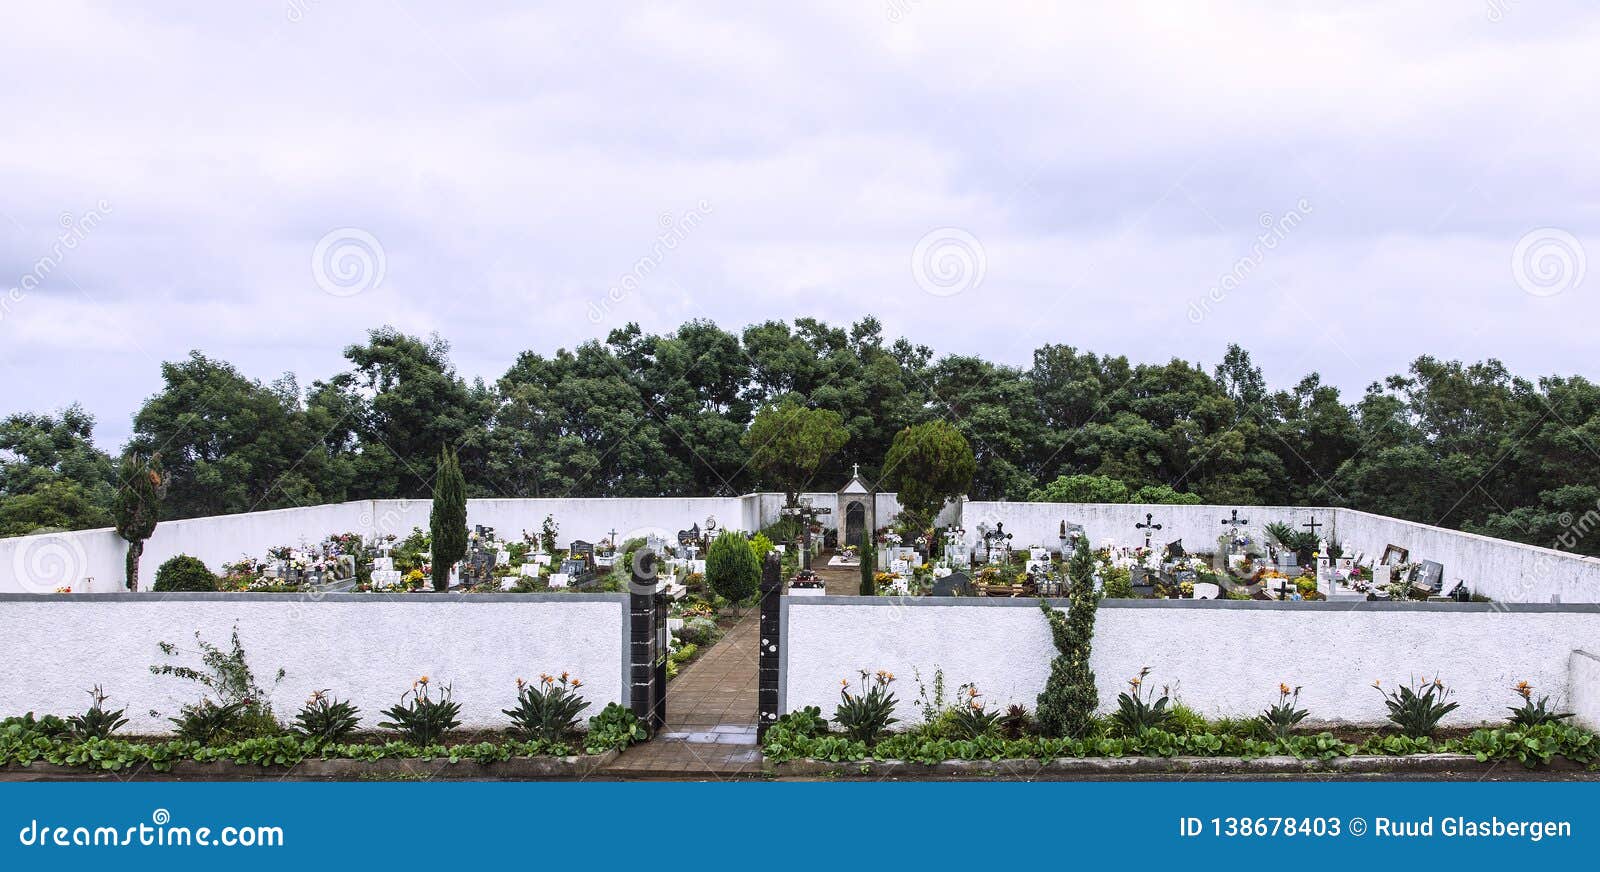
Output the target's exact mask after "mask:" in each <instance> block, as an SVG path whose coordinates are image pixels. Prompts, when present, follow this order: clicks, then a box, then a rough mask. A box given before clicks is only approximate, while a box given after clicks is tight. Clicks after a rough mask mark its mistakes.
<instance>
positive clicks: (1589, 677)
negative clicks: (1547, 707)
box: [1565, 651, 1600, 730]
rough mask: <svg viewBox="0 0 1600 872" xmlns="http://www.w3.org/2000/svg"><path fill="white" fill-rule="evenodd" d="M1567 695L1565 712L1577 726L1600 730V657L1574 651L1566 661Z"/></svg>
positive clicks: (1586, 652)
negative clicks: (1571, 715) (1570, 714)
mask: <svg viewBox="0 0 1600 872" xmlns="http://www.w3.org/2000/svg"><path fill="white" fill-rule="evenodd" d="M1567 675H1568V677H1567V684H1568V687H1569V690H1570V692H1569V694H1568V698H1567V708H1566V709H1565V710H1566V711H1570V712H1572V714H1573V717H1572V720H1573V721H1574V722H1576V723H1577V724H1578V726H1581V727H1585V728H1587V729H1591V730H1600V657H1596V656H1595V655H1593V654H1590V653H1589V652H1588V651H1574V652H1572V656H1571V657H1570V658H1569V659H1568V661H1567Z"/></svg>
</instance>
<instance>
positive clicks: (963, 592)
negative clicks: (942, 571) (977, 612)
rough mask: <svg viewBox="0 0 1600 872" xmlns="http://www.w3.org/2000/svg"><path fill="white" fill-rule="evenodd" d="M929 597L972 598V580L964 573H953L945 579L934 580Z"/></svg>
mask: <svg viewBox="0 0 1600 872" xmlns="http://www.w3.org/2000/svg"><path fill="white" fill-rule="evenodd" d="M928 595H929V596H972V579H970V578H967V575H966V573H964V572H952V573H950V574H949V575H947V576H945V577H944V578H935V579H934V580H933V590H932V591H931V592H929V594H928Z"/></svg>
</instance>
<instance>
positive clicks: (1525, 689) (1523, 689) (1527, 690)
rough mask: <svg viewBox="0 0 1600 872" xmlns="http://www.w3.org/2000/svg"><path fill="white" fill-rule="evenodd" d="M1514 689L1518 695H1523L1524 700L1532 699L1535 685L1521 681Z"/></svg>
mask: <svg viewBox="0 0 1600 872" xmlns="http://www.w3.org/2000/svg"><path fill="white" fill-rule="evenodd" d="M1512 689H1513V690H1515V691H1516V692H1517V693H1520V694H1522V698H1523V699H1532V698H1533V685H1531V684H1529V683H1528V682H1527V681H1519V682H1517V684H1516V687H1514V688H1512Z"/></svg>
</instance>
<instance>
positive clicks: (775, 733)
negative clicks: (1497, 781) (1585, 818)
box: [762, 718, 1600, 768]
mask: <svg viewBox="0 0 1600 872" xmlns="http://www.w3.org/2000/svg"><path fill="white" fill-rule="evenodd" d="M787 720H788V719H787V718H785V719H783V720H780V721H779V722H778V723H776V724H774V725H773V726H772V729H771V730H769V731H768V732H767V737H766V743H765V746H764V747H763V749H762V752H763V754H764V755H765V757H766V759H767V762H769V763H781V762H784V761H786V760H797V759H811V760H824V761H827V762H830V763H846V762H855V761H861V760H906V761H910V762H915V763H940V762H943V761H945V760H1006V759H1033V760H1052V759H1056V758H1060V757H1133V756H1144V757H1180V756H1182V757H1240V758H1243V759H1245V760H1253V759H1256V758H1259V757H1269V756H1289V757H1298V758H1301V759H1319V760H1329V759H1332V758H1334V757H1349V756H1353V755H1357V754H1363V755H1384V756H1400V755H1406V754H1439V753H1450V754H1470V755H1472V756H1474V757H1476V758H1477V759H1478V760H1479V761H1480V762H1488V761H1491V760H1494V761H1501V760H1515V761H1517V762H1519V763H1522V764H1523V765H1524V766H1527V767H1529V768H1533V767H1535V766H1540V765H1543V764H1547V763H1549V762H1550V761H1551V760H1552V759H1554V758H1556V757H1565V758H1566V759H1568V760H1570V761H1572V762H1574V763H1577V764H1580V765H1584V766H1589V767H1591V768H1595V767H1597V766H1600V738H1597V737H1596V736H1595V734H1594V733H1591V732H1588V731H1586V730H1581V729H1579V728H1577V727H1572V726H1568V725H1565V724H1542V725H1539V726H1533V727H1516V726H1507V727H1495V728H1492V729H1487V728H1486V729H1481V730H1475V731H1473V732H1472V733H1470V734H1468V735H1466V736H1463V737H1460V738H1455V739H1447V740H1436V739H1426V738H1413V737H1410V736H1400V735H1384V736H1377V735H1375V736H1373V737H1371V738H1369V739H1367V740H1366V741H1363V742H1361V743H1359V744H1357V743H1353V742H1346V741H1344V740H1342V739H1340V738H1338V737H1337V736H1335V735H1334V734H1332V733H1315V734H1300V735H1290V736H1286V737H1284V738H1281V739H1279V738H1273V739H1258V738H1249V737H1243V736H1239V735H1237V734H1233V733H1215V732H1200V733H1190V734H1176V733H1170V732H1167V731H1166V730H1162V729H1152V730H1148V731H1146V732H1145V733H1144V734H1143V735H1140V736H1120V737H1112V736H1101V737H1094V738H1084V739H1053V738H1046V737H1039V736H1026V737H1023V738H1020V739H1004V738H1001V737H999V736H994V735H989V736H979V737H977V738H973V739H945V738H933V737H929V736H925V735H922V734H920V733H917V732H905V733H895V734H893V735H890V736H886V737H884V738H883V739H882V740H880V741H879V742H878V743H877V744H876V745H873V746H870V747H869V746H868V745H867V744H866V743H865V742H861V741H857V740H854V739H851V738H849V737H848V736H845V735H842V734H838V733H831V734H819V733H817V732H816V730H814V729H809V728H805V727H801V726H799V725H796V724H792V723H788V722H787Z"/></svg>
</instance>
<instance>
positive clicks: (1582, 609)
mask: <svg viewBox="0 0 1600 872" xmlns="http://www.w3.org/2000/svg"><path fill="white" fill-rule="evenodd" d="M109 595H110V596H115V594H109ZM46 596H48V594H46ZM783 602H784V605H785V606H790V607H800V606H910V607H914V608H929V607H935V608H936V607H941V606H943V607H948V606H972V607H977V608H1030V609H1036V608H1038V607H1039V599H1038V598H1037V597H975V596H904V597H899V596H787V595H786V596H784V598H783ZM1049 603H1050V604H1051V605H1053V606H1061V607H1065V606H1066V604H1067V600H1066V599H1065V598H1052V599H1050V600H1049ZM1100 607H1101V608H1103V609H1104V608H1111V609H1232V610H1240V611H1250V610H1262V611H1309V612H1350V611H1357V612H1440V613H1446V614H1481V613H1485V612H1519V613H1531V612H1570V613H1573V614H1590V615H1592V614H1597V613H1600V603H1500V602H1492V603H1429V602H1369V601H1361V600H1357V601H1354V602H1325V601H1309V600H1303V601H1301V602H1277V601H1267V600H1223V599H1215V600H1173V599H1108V600H1102V601H1101V602H1100Z"/></svg>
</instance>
